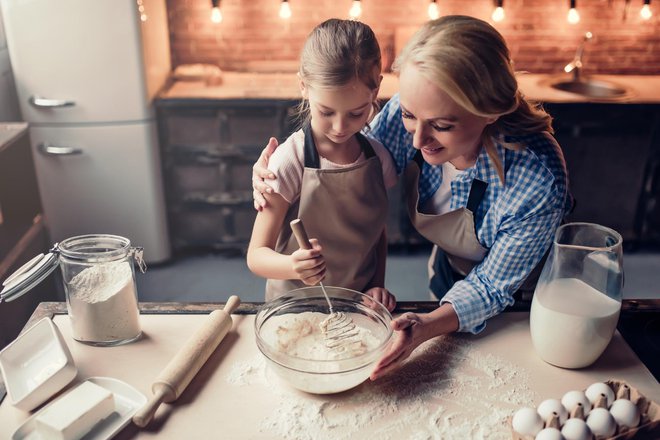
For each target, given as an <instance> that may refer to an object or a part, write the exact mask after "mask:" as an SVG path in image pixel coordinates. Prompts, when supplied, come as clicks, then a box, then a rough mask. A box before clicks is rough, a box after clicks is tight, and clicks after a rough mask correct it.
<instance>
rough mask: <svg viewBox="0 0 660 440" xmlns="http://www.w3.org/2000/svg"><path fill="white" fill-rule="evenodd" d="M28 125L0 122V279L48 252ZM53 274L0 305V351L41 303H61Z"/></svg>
mask: <svg viewBox="0 0 660 440" xmlns="http://www.w3.org/2000/svg"><path fill="white" fill-rule="evenodd" d="M49 245H50V244H49V238H48V234H47V230H46V224H45V219H44V217H43V216H42V215H41V202H40V199H39V190H38V188H37V180H36V175H35V171H34V164H33V162H32V152H31V150H30V141H29V138H28V133H27V124H25V123H11V124H0V281H4V280H5V279H6V278H7V277H8V276H9V275H11V274H12V273H13V272H14V271H15V270H16V269H18V268H19V267H21V266H22V265H23V264H24V263H26V262H27V261H29V260H30V259H31V258H32V257H34V256H35V255H37V254H39V253H42V252H45V251H47V250H48V249H49ZM55 277H56V276H55V275H51V276H49V277H48V278H47V279H46V280H44V281H43V282H42V283H41V284H39V285H38V286H36V287H34V288H33V289H32V290H31V291H30V292H29V293H27V294H25V295H23V296H22V297H20V298H18V299H15V300H14V301H12V302H7V303H2V304H0V349H1V348H2V347H4V346H5V345H7V344H8V343H9V342H11V341H12V340H13V339H14V338H15V337H16V336H17V335H18V333H19V332H20V330H21V328H22V327H23V325H25V323H26V322H27V320H28V318H29V317H30V315H31V313H32V311H33V310H34V308H35V307H36V306H37V305H38V304H39V303H40V302H42V301H52V300H57V299H62V298H63V296H61V293H60V292H58V293H53V292H57V287H56V283H55V281H54V280H55Z"/></svg>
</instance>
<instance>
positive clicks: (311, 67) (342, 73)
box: [297, 18, 381, 121]
mask: <svg viewBox="0 0 660 440" xmlns="http://www.w3.org/2000/svg"><path fill="white" fill-rule="evenodd" d="M380 72H381V59H380V46H379V45H378V40H376V35H375V34H374V32H373V31H372V30H371V28H370V27H369V26H368V25H366V24H364V23H361V22H359V21H356V20H341V19H337V18H331V19H329V20H326V21H324V22H323V23H321V24H319V25H318V26H316V27H315V28H314V30H313V31H312V32H311V33H310V34H309V36H308V37H307V40H306V41H305V45H304V46H303V49H302V53H301V55H300V69H299V71H298V73H299V75H300V79H301V81H303V82H304V83H305V85H307V86H309V87H313V88H319V89H328V88H335V87H341V86H345V85H346V84H349V83H350V82H351V81H353V80H354V79H358V80H359V81H360V82H361V83H363V84H364V85H365V86H367V87H368V88H369V89H370V90H375V89H376V88H378V86H379V85H380ZM377 111H378V104H377V103H376V101H375V99H374V102H373V112H372V115H375V114H376V112H377ZM297 113H298V116H299V118H300V119H301V120H304V121H307V120H309V103H308V102H307V100H303V101H302V102H301V103H300V105H299V107H298V112H297Z"/></svg>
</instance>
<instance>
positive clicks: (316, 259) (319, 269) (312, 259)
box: [291, 238, 326, 286]
mask: <svg viewBox="0 0 660 440" xmlns="http://www.w3.org/2000/svg"><path fill="white" fill-rule="evenodd" d="M309 243H310V244H311V245H312V248H311V249H302V248H300V249H298V250H297V251H295V252H294V253H292V254H291V264H292V267H293V271H294V272H295V273H296V274H297V275H298V279H300V280H301V281H302V282H303V283H305V284H307V285H309V286H314V285H316V284H318V283H319V281H323V278H325V269H326V267H325V259H324V258H323V255H321V250H322V248H321V245H319V242H318V240H317V239H316V238H312V239H310V240H309Z"/></svg>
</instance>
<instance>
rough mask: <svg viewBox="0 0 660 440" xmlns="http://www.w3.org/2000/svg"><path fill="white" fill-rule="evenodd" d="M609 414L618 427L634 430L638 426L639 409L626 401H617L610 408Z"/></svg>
mask: <svg viewBox="0 0 660 440" xmlns="http://www.w3.org/2000/svg"><path fill="white" fill-rule="evenodd" d="M610 414H612V417H614V420H616V423H617V424H618V425H619V426H625V427H627V428H634V427H636V426H637V425H639V409H638V408H637V405H635V404H634V403H632V402H631V401H630V400H628V399H617V400H615V401H614V403H612V406H611V407H610Z"/></svg>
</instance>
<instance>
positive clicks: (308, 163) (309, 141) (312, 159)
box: [303, 122, 376, 169]
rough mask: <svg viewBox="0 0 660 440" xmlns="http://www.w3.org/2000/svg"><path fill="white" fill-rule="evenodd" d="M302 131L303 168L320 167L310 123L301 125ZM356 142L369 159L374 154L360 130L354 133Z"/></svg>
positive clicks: (369, 143)
mask: <svg viewBox="0 0 660 440" xmlns="http://www.w3.org/2000/svg"><path fill="white" fill-rule="evenodd" d="M303 133H304V134H305V147H304V150H305V168H316V169H319V168H321V159H320V158H319V152H318V150H317V149H316V143H315V142H314V136H313V135H312V125H311V123H309V122H308V123H307V124H305V126H304V127H303ZM355 137H356V138H357V141H358V143H359V144H360V149H361V150H362V152H363V153H364V157H365V158H366V159H369V158H371V157H374V156H375V155H376V152H375V151H374V148H373V147H372V146H371V142H369V140H368V139H367V138H366V137H365V136H364V135H363V134H362V133H360V132H358V133H355Z"/></svg>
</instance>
